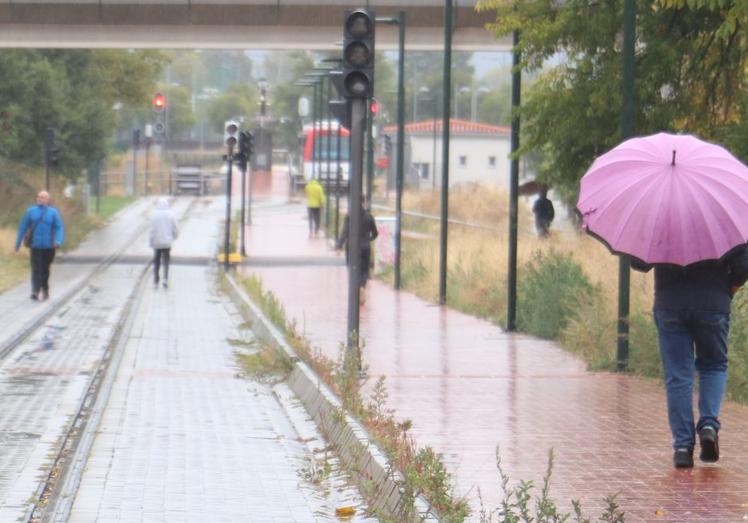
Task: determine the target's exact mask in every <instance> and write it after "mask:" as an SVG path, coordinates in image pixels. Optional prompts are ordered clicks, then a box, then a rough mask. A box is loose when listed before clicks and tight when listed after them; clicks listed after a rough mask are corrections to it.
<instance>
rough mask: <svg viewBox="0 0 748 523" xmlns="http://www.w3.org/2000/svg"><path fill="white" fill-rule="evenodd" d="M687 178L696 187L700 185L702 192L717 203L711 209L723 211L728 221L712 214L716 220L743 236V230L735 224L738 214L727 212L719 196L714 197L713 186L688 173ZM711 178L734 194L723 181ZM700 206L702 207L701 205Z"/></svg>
mask: <svg viewBox="0 0 748 523" xmlns="http://www.w3.org/2000/svg"><path fill="white" fill-rule="evenodd" d="M687 176H688V177H689V179H690V180H691V182H692V183H693V184H694V185H698V186H699V188H700V189H701V191H702V192H703V193H704V194H705V195H706V196H707V197H709V198H711V199H712V201H713V202H715V203H716V204H717V205H716V206H712V207H710V209H720V210H722V212H723V214H724V216H725V218H726V220H720V219H718V218H717V217H716V216H715V215H714V213H713V212H712V213H711V214H712V216H714V218H715V220H717V221H719V222H720V224H721V225H722V227H725V226H726V225H728V224H729V225H730V226H732V229H733V231H734V232H736V233H738V234H741V232H740V231H741V229H740V227H739V226H738V224H737V223H736V222H735V218H734V217H733V216H734V215H735V214H737V213H729V212H727V210H726V209H725V206H724V205H723V204H722V202H721V200H720V199H719V198H718V197H717V196H715V195H714V191H713V188H712V186H710V185H708V184H706V183H704V180H703V179H702V177H701V176H699V175H693V174H691V173H687ZM710 178H711V180H712V181H713V182H715V183H718V184H720V185H721V186H722V187H724V188H725V189H727V190H729V191H731V192H734V189H732V188H731V187H730V186H728V185H726V184H724V183H723V182H722V181H721V180H719V179H714V178H712V177H710ZM697 201H700V200H697ZM699 206H700V207H701V205H700V204H699Z"/></svg>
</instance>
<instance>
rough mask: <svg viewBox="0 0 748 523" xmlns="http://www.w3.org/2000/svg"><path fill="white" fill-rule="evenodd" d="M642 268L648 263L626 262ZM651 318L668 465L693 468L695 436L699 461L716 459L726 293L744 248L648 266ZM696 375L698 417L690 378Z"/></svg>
mask: <svg viewBox="0 0 748 523" xmlns="http://www.w3.org/2000/svg"><path fill="white" fill-rule="evenodd" d="M632 267H633V268H634V269H636V270H640V271H643V272H646V271H648V270H650V269H651V268H652V265H645V264H642V263H639V262H636V261H633V262H632ZM654 270H655V272H654V283H655V299H654V319H655V325H656V326H657V332H658V336H659V342H660V356H661V357H662V366H663V369H664V372H665V389H666V391H667V410H668V421H669V422H670V431H671V432H672V435H673V449H674V453H673V464H674V465H675V467H676V468H691V467H693V449H694V447H695V443H696V435H697V434H698V436H699V443H700V446H701V454H700V456H699V457H700V458H701V461H704V462H706V463H713V462H715V461H717V460H719V439H718V436H717V434H718V433H719V429H720V421H719V412H720V407H721V405H722V399H723V396H724V393H725V387H726V385H727V337H728V334H729V331H730V309H731V302H732V297H733V295H734V294H735V292H737V290H738V288H739V287H740V286H742V285H743V284H744V283H745V282H746V280H747V279H748V249H747V248H746V246H745V245H742V246H740V247H738V248H737V249H733V250H732V251H731V252H730V253H728V255H726V256H725V257H723V258H722V259H721V260H709V261H703V262H699V263H694V264H692V265H688V266H686V267H679V266H675V265H654ZM696 372H698V374H699V420H698V422H697V423H696V424H695V425H694V417H693V382H694V374H695V373H696Z"/></svg>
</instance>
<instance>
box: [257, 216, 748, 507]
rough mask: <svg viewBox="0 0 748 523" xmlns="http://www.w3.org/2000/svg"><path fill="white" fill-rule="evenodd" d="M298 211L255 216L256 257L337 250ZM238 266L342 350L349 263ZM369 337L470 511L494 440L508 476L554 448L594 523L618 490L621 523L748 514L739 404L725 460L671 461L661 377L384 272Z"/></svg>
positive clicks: (490, 485) (747, 424) (318, 342)
mask: <svg viewBox="0 0 748 523" xmlns="http://www.w3.org/2000/svg"><path fill="white" fill-rule="evenodd" d="M303 213H304V209H303V208H302V207H301V206H300V205H298V204H291V205H287V206H285V207H282V208H281V207H277V208H275V209H273V210H272V212H270V211H269V209H268V212H262V211H257V212H255V214H254V224H253V226H252V227H251V229H250V232H249V233H248V236H247V237H248V238H249V243H248V247H247V251H248V253H249V254H250V256H254V255H257V256H263V257H272V256H273V255H277V256H279V257H284V258H286V259H288V258H292V259H304V258H308V257H310V256H312V255H313V256H315V257H319V256H321V255H324V256H327V257H328V258H334V257H335V254H333V253H332V252H331V251H329V250H328V249H327V248H326V246H325V242H324V240H308V239H307V237H306V223H305V221H304V219H303V216H304V214H303ZM281 232H282V234H281ZM243 270H244V271H245V272H247V273H254V274H257V275H258V276H260V277H261V278H262V280H263V282H264V285H265V288H266V289H269V290H271V291H272V292H273V293H274V294H275V295H276V296H277V297H278V298H279V299H280V301H281V303H282V304H283V306H284V308H285V310H286V313H287V315H288V317H289V318H292V319H294V320H296V322H297V325H298V326H299V328H300V329H301V330H302V331H303V332H304V333H305V334H306V336H307V337H308V338H309V339H310V340H311V341H312V343H313V344H314V345H315V346H317V347H319V348H320V349H321V350H322V351H323V352H324V353H325V354H327V355H328V356H331V357H336V356H337V351H338V350H339V347H340V344H341V342H342V341H343V340H344V339H345V325H346V285H347V276H346V269H345V267H340V266H329V265H327V266H326V265H324V264H321V263H316V264H315V265H314V266H308V267H299V266H293V264H290V263H289V264H285V265H282V266H278V267H267V266H261V267H257V266H255V267H252V266H250V267H245V268H244V269H243ZM361 336H362V338H363V339H364V340H365V349H364V354H363V358H364V362H365V364H366V365H368V368H369V374H370V375H371V376H372V380H370V383H371V382H372V381H373V378H376V377H378V376H385V377H386V384H387V388H388V391H389V394H390V398H389V401H390V406H391V407H393V408H395V409H396V412H397V414H398V415H399V416H400V417H402V418H410V419H412V420H413V434H414V435H415V437H416V440H417V441H418V443H419V444H420V445H431V446H433V447H434V449H435V450H437V451H438V452H440V453H442V454H443V456H444V460H445V462H446V464H447V465H448V467H449V470H450V471H451V472H452V473H453V474H454V475H455V477H456V484H457V492H458V493H459V494H460V495H465V496H467V497H468V498H469V500H470V502H471V505H472V507H473V508H474V514H475V520H476V521H477V519H478V517H477V511H478V509H479V504H478V499H477V489H478V488H480V491H481V494H482V497H483V499H484V502H485V505H486V507H487V508H495V507H497V505H498V503H499V501H500V496H501V487H500V481H499V476H498V473H497V470H496V467H495V449H496V447H497V446H500V449H501V456H502V463H503V466H504V468H505V471H506V472H507V473H508V474H509V476H510V478H511V479H512V480H519V479H532V480H534V481H535V483H536V484H540V481H541V478H542V476H543V473H544V471H545V467H546V464H547V453H548V450H549V449H550V448H551V447H552V448H553V449H554V450H555V456H556V458H555V465H554V473H553V478H552V490H551V496H552V498H553V499H554V500H556V501H557V502H558V503H560V504H561V507H562V508H563V509H565V510H571V504H570V500H571V499H580V500H581V501H582V506H583V508H584V509H585V512H586V513H587V514H588V515H590V516H594V517H593V520H595V518H596V517H597V516H598V515H599V514H600V513H601V511H602V509H603V507H604V503H603V502H602V498H603V497H605V496H607V495H609V494H616V493H618V498H617V499H618V502H619V504H620V505H621V507H622V508H623V509H624V510H625V512H626V521H668V522H707V521H708V522H736V521H743V520H744V519H748V476H747V475H746V470H748V409H747V408H745V407H741V406H738V405H735V404H731V403H728V404H726V405H725V408H724V412H723V417H722V419H723V427H724V428H723V431H722V432H721V434H720V436H721V452H722V459H721V461H720V462H719V463H718V464H716V465H708V466H706V465H703V464H701V463H697V466H696V468H695V469H693V470H685V471H684V470H675V469H673V468H672V461H671V460H672V454H671V449H670V433H669V430H668V427H667V420H666V414H665V397H664V393H663V389H662V387H661V385H660V384H658V383H657V382H655V381H653V380H647V379H643V378H638V377H635V376H628V375H619V374H612V373H593V372H587V371H586V370H585V365H584V364H583V363H582V362H581V361H579V360H578V359H576V358H575V357H573V356H571V355H569V354H568V353H566V352H565V351H563V350H562V349H561V348H559V347H558V346H557V345H555V344H554V343H551V342H546V341H541V340H537V339H534V338H531V337H528V336H524V335H518V334H517V335H515V334H508V333H505V332H503V331H502V330H501V329H500V328H498V327H496V326H494V325H491V324H490V323H487V322H485V321H482V320H479V319H476V318H474V317H471V316H468V315H465V314H462V313H459V312H457V311H454V310H450V309H448V308H445V307H439V306H435V305H433V304H430V303H427V302H424V301H423V300H420V299H418V298H416V297H414V296H413V295H411V294H408V293H406V292H401V293H396V292H394V291H393V290H392V289H391V288H390V287H388V286H386V285H384V284H382V283H380V282H378V281H373V282H371V284H370V287H369V289H368V291H367V303H366V304H365V305H364V306H363V307H362V310H361Z"/></svg>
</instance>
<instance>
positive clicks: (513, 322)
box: [506, 31, 522, 332]
mask: <svg viewBox="0 0 748 523" xmlns="http://www.w3.org/2000/svg"><path fill="white" fill-rule="evenodd" d="M512 49H513V51H512V53H513V54H512V68H513V69H512V136H511V154H512V155H514V154H515V153H516V152H517V150H518V149H519V124H520V121H519V105H520V101H521V99H520V96H521V94H522V90H521V88H522V73H521V72H520V70H519V63H520V56H519V31H514V33H513V35H512ZM518 199H519V158H516V157H514V156H513V157H512V160H511V163H510V167H509V260H508V262H509V271H508V275H507V319H506V330H508V331H509V332H511V331H514V330H517V227H518V221H517V215H518V209H519V202H518Z"/></svg>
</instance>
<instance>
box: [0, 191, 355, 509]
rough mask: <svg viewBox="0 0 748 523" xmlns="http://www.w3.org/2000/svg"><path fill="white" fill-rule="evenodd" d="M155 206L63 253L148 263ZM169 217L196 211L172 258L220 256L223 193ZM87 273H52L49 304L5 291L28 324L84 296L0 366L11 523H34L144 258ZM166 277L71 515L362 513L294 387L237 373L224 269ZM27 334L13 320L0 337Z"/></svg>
mask: <svg viewBox="0 0 748 523" xmlns="http://www.w3.org/2000/svg"><path fill="white" fill-rule="evenodd" d="M152 203H153V202H152V201H150V202H139V203H137V204H135V206H133V207H131V208H128V210H126V211H125V212H124V213H123V214H122V215H120V216H119V219H117V220H115V221H114V222H113V223H111V224H110V226H109V227H107V228H105V229H103V230H102V231H99V232H98V233H96V234H94V235H93V236H92V238H91V239H90V240H89V241H87V242H86V243H85V244H84V245H82V246H81V248H80V249H78V250H76V251H75V252H73V253H70V254H69V255H67V256H69V260H71V261H72V260H75V259H79V260H80V259H83V260H85V259H90V258H97V259H98V258H101V257H106V256H108V255H109V254H111V253H114V252H122V253H123V254H124V256H125V257H126V258H127V259H130V260H137V259H142V260H146V259H147V258H148V256H149V255H150V250H149V248H148V245H147V235H146V234H145V231H144V230H143V228H142V226H143V225H144V224H145V223H147V216H148V212H149V211H150V209H151V208H152ZM173 208H175V214H177V215H178V216H179V215H181V214H183V213H187V212H188V211H189V216H188V218H187V219H186V220H185V221H184V222H182V223H180V237H179V239H178V240H177V242H176V243H175V245H174V247H173V253H174V254H175V255H176V256H181V257H185V258H190V259H198V258H199V259H202V260H209V259H212V258H213V257H214V255H215V252H216V247H217V245H218V243H219V235H220V231H221V229H220V221H221V219H222V217H223V202H222V200H221V199H220V198H216V199H207V198H206V199H200V200H198V201H195V200H193V199H180V200H177V202H175V204H174V206H173ZM93 267H94V266H93V265H92V264H89V263H68V264H65V263H61V264H60V265H59V266H53V278H52V281H51V289H52V293H53V299H52V300H50V301H49V302H44V303H37V302H31V300H29V298H28V296H27V295H26V293H25V292H24V289H25V288H26V285H23V286H22V287H19V288H17V289H13V290H11V291H9V292H6V293H3V294H0V310H2V311H8V312H7V314H8V315H13V314H14V315H15V316H16V317H19V318H23V319H24V321H26V320H28V321H31V320H32V319H33V318H34V317H35V315H38V314H39V312H40V311H41V310H43V309H44V308H45V307H53V306H55V305H58V303H57V302H56V301H55V299H58V298H56V297H57V296H60V295H62V294H63V291H65V292H67V291H72V290H74V289H75V287H76V286H79V287H81V288H82V289H83V292H81V293H80V294H78V295H76V296H75V297H74V298H73V299H72V301H70V302H68V303H67V304H66V305H64V306H63V307H62V308H61V309H59V310H55V311H54V314H52V315H51V317H50V318H49V319H48V320H47V321H46V322H45V323H44V325H43V326H42V328H40V329H39V330H38V331H37V332H35V333H34V334H33V335H32V336H31V337H30V338H29V339H27V340H25V341H24V342H23V343H22V344H20V345H19V346H18V347H16V348H15V349H13V350H12V351H11V352H10V353H9V354H8V356H7V357H6V358H5V359H4V360H3V361H2V362H1V363H0V392H1V393H2V396H3V398H4V401H3V403H2V405H3V408H2V409H0V521H2V522H5V521H16V520H20V519H22V518H25V517H27V515H28V513H29V510H30V507H31V506H32V505H33V503H34V500H35V496H36V495H37V494H38V492H39V486H40V484H41V483H42V481H43V479H44V478H45V477H46V475H47V474H48V473H49V470H50V467H51V466H52V463H53V461H54V459H55V457H56V455H57V452H58V450H59V447H60V442H61V438H62V437H63V435H64V433H65V432H66V430H67V428H68V427H69V426H70V423H71V420H72V419H73V416H74V415H75V413H76V412H77V409H78V408H79V407H80V405H81V401H82V400H83V398H84V397H85V396H86V391H87V389H88V386H89V385H90V383H91V379H92V376H93V374H94V372H95V370H96V369H97V367H98V366H99V365H100V362H101V360H102V357H103V355H104V354H105V352H106V348H107V347H108V345H109V344H110V342H111V340H112V336H113V334H114V332H115V329H116V328H117V326H118V325H119V324H120V323H121V321H122V312H123V310H124V306H125V303H126V301H127V298H128V297H129V296H130V295H131V294H132V292H133V291H134V290H135V282H136V281H137V277H138V275H139V274H140V273H141V272H142V271H143V269H144V268H145V263H141V264H140V265H138V264H136V263H124V264H113V265H110V266H109V267H107V268H106V269H103V270H98V271H97V272H96V274H95V276H94V277H93V279H91V280H86V278H87V277H88V276H89V275H90V274H91V273H92V270H93ZM84 281H85V283H84ZM170 283H171V286H170V288H169V289H164V288H158V289H155V288H153V287H152V286H151V285H147V286H146V290H145V292H144V293H143V294H142V295H139V296H141V297H142V300H139V301H136V308H135V311H136V315H135V318H134V322H133V329H132V332H131V333H130V337H129V338H128V340H127V342H126V344H125V346H124V347H125V348H124V350H125V352H124V353H123V359H122V362H121V364H120V367H119V370H120V373H119V374H118V376H117V377H116V379H115V380H114V382H113V387H112V392H111V395H110V396H109V402H108V405H107V408H106V411H105V412H104V414H103V417H102V424H101V425H100V427H99V430H98V431H97V433H96V438H95V439H94V442H93V446H92V452H91V455H90V458H89V460H88V462H87V464H86V466H85V468H84V470H83V474H82V477H81V487H80V489H79V490H78V494H77V496H76V498H75V500H74V503H73V505H72V513H71V517H70V521H77V522H87V521H100V522H104V521H106V522H110V521H111V522H114V521H123V522H124V521H126V522H130V521H132V522H135V521H137V522H141V521H180V522H181V521H196V522H197V521H199V522H205V521H236V522H239V521H241V522H247V521H249V522H255V521H256V522H258V523H264V522H290V521H299V522H312V521H320V522H325V521H334V520H335V518H334V516H333V514H334V510H335V508H337V507H339V506H341V505H345V506H358V507H359V508H360V509H361V507H362V501H361V499H360V496H358V494H357V492H356V491H355V489H353V488H351V487H350V486H349V485H348V483H347V480H346V477H345V476H344V475H343V474H342V473H340V472H339V470H338V469H337V467H336V462H335V460H334V458H333V457H332V456H329V455H328V453H327V451H326V450H325V449H326V444H325V443H324V441H323V440H322V438H321V437H320V435H319V434H318V433H317V432H316V429H315V428H314V426H313V422H311V420H310V419H309V418H308V416H307V415H306V413H305V412H304V411H303V409H302V408H301V406H300V405H299V404H298V402H297V401H296V400H295V398H294V397H293V395H292V394H291V393H290V391H289V390H288V389H287V388H285V387H284V386H283V385H282V384H276V385H274V386H273V385H270V384H264V383H258V382H253V381H250V380H248V379H246V378H244V377H243V375H242V371H241V369H240V368H239V367H238V365H237V363H236V360H235V353H236V352H237V351H252V350H254V349H253V343H254V340H253V338H252V335H251V332H250V331H248V330H246V329H242V328H240V325H241V324H242V323H243V319H242V318H241V316H240V315H239V314H238V313H237V311H236V310H235V309H234V308H233V306H232V305H231V304H230V303H228V302H227V301H226V299H225V298H223V297H221V296H220V295H219V294H218V293H217V292H216V290H215V288H216V287H215V285H216V280H215V272H214V271H213V270H212V269H211V268H210V267H208V266H207V265H205V264H203V266H196V265H194V264H193V265H174V266H172V268H171V274H170ZM4 317H9V316H4ZM11 317H12V316H11ZM21 325H22V322H20V321H19V322H16V323H11V322H3V328H2V329H1V330H0V335H2V334H3V333H7V336H12V333H13V329H14V328H15V329H16V330H17V329H19V328H20V327H21ZM236 340H241V341H242V343H240V344H239V346H237V345H236V343H235V342H236ZM0 341H1V338H0ZM324 464H328V465H329V470H328V467H324V469H325V470H326V472H325V477H323V478H315V479H318V480H319V481H318V483H319V484H316V483H313V482H311V481H310V480H309V479H308V478H307V477H306V476H308V475H309V474H310V473H311V472H309V471H313V472H314V471H316V472H314V474H317V475H318V474H319V472H318V470H319V468H320V467H323V465H324ZM361 512H362V511H361V510H359V514H361ZM354 521H369V520H368V519H367V518H365V517H364V516H361V515H359V516H357V517H356V519H354Z"/></svg>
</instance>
